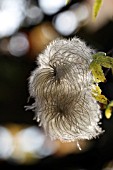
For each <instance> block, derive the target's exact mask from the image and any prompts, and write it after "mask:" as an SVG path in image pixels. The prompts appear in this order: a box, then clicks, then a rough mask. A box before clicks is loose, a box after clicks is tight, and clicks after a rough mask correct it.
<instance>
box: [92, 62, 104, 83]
mask: <svg viewBox="0 0 113 170" xmlns="http://www.w3.org/2000/svg"><path fill="white" fill-rule="evenodd" d="M90 70H91V71H92V74H93V77H94V81H95V82H96V83H99V82H105V80H106V78H105V76H104V73H103V70H102V67H101V66H100V65H99V64H98V63H96V62H95V61H92V62H91V64H90Z"/></svg>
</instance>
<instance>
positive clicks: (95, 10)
mask: <svg viewBox="0 0 113 170" xmlns="http://www.w3.org/2000/svg"><path fill="white" fill-rule="evenodd" d="M101 6H102V0H95V2H94V5H93V19H94V20H95V19H96V17H97V15H98V13H99V10H100V8H101Z"/></svg>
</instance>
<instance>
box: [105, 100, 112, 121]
mask: <svg viewBox="0 0 113 170" xmlns="http://www.w3.org/2000/svg"><path fill="white" fill-rule="evenodd" d="M112 107H113V101H111V102H110V103H109V104H108V105H107V108H106V110H105V116H106V118H107V119H109V118H110V117H111V115H112Z"/></svg>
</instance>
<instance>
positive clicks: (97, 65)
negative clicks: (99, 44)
mask: <svg viewBox="0 0 113 170" xmlns="http://www.w3.org/2000/svg"><path fill="white" fill-rule="evenodd" d="M92 57H93V61H92V62H91V64H90V66H89V68H90V70H91V71H92V74H93V76H94V81H95V82H96V83H99V82H105V80H106V78H105V75H104V73H103V70H102V67H105V68H111V69H113V58H112V57H109V56H106V53H104V52H98V53H96V54H94V55H93V56H92Z"/></svg>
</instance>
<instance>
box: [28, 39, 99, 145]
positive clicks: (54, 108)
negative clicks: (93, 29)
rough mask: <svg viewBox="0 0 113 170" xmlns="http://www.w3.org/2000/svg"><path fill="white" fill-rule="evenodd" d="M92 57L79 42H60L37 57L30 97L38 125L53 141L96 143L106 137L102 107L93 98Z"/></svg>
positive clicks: (64, 40)
mask: <svg viewBox="0 0 113 170" xmlns="http://www.w3.org/2000/svg"><path fill="white" fill-rule="evenodd" d="M92 53H93V50H92V49H91V48H89V47H88V46H87V45H86V44H85V42H84V41H82V40H80V39H79V38H76V37H74V38H73V39H71V40H67V39H59V38H58V39H56V40H54V41H53V42H52V43H50V44H49V45H48V46H47V48H46V49H45V50H44V51H43V53H41V54H39V56H38V57H37V64H38V66H37V68H36V69H35V70H34V71H33V72H32V73H31V76H30V78H29V93H30V96H31V97H33V98H34V99H35V103H34V104H33V106H34V109H35V117H36V119H37V121H39V120H40V124H41V125H42V127H43V129H44V131H45V133H46V134H47V135H48V136H49V137H50V138H51V139H53V140H55V139H59V140H61V141H62V142H70V141H75V140H79V139H92V138H95V137H96V136H98V135H99V134H100V133H102V129H101V128H100V127H99V121H100V119H101V111H100V107H99V105H98V103H97V102H96V101H95V99H94V98H93V97H92V94H91V88H92V84H93V76H92V74H91V72H90V71H89V65H90V63H91V62H92ZM31 108H32V106H31Z"/></svg>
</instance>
